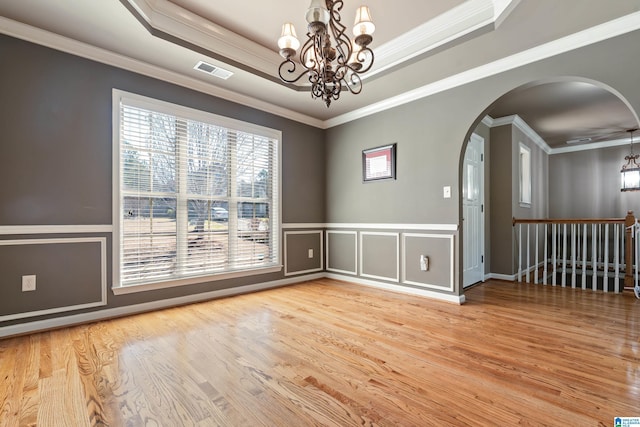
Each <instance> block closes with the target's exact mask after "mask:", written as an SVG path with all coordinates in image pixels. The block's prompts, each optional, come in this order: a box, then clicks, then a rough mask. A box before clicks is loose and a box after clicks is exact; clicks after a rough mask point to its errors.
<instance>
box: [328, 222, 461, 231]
mask: <svg viewBox="0 0 640 427" xmlns="http://www.w3.org/2000/svg"><path fill="white" fill-rule="evenodd" d="M326 228H350V229H363V230H425V231H426V230H430V231H458V224H393V223H388V224H384V223H378V224H372V223H337V222H329V223H327V224H326Z"/></svg>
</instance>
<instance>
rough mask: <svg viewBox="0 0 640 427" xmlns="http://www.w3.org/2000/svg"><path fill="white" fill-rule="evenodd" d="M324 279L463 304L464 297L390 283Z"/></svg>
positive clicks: (337, 276) (331, 275) (343, 278)
mask: <svg viewBox="0 0 640 427" xmlns="http://www.w3.org/2000/svg"><path fill="white" fill-rule="evenodd" d="M325 277H326V278H328V279H334V280H342V281H343V282H350V283H355V284H358V285H365V286H371V287H374V288H378V289H384V290H386V291H392V292H400V293H403V294H410V295H418V296H422V297H427V298H433V299H437V300H441V301H447V302H453V303H456V304H464V302H465V296H464V295H451V294H445V293H441V292H435V291H429V290H427V289H417V288H410V287H407V286H402V285H395V284H391V283H381V282H377V281H373V280H365V279H361V278H359V277H351V276H341V275H339V274H331V273H328V274H326V275H325Z"/></svg>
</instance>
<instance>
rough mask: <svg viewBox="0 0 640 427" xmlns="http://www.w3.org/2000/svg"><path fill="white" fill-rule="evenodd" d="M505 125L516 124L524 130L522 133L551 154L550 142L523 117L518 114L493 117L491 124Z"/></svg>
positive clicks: (496, 125)
mask: <svg viewBox="0 0 640 427" xmlns="http://www.w3.org/2000/svg"><path fill="white" fill-rule="evenodd" d="M505 125H513V126H515V127H516V128H518V129H519V130H520V131H522V133H524V134H525V135H526V136H527V137H528V138H529V139H530V140H532V141H533V142H534V143H535V144H536V145H537V146H538V147H540V148H541V149H542V151H544V152H545V153H547V154H551V147H549V144H547V142H546V141H545V140H544V139H542V137H541V136H540V135H538V133H537V132H536V131H535V130H533V129H532V128H531V126H529V125H528V124H527V122H525V121H524V120H522V118H521V117H520V116H518V115H517V114H514V115H513V116H506V117H500V118H497V119H493V124H492V125H491V127H499V126H505Z"/></svg>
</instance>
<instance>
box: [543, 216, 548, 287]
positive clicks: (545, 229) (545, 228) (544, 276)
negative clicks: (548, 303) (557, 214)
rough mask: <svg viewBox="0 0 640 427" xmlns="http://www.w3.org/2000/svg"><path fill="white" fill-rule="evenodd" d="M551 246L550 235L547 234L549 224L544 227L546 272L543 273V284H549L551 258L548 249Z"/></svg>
mask: <svg viewBox="0 0 640 427" xmlns="http://www.w3.org/2000/svg"><path fill="white" fill-rule="evenodd" d="M548 246H549V235H548V234H547V224H545V225H544V261H543V262H544V267H543V268H544V270H543V271H542V274H543V276H542V283H543V284H545V285H546V284H547V264H548V263H549V258H547V257H548V256H549V253H548V249H547V247H548Z"/></svg>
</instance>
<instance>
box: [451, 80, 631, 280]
mask: <svg viewBox="0 0 640 427" xmlns="http://www.w3.org/2000/svg"><path fill="white" fill-rule="evenodd" d="M637 124H638V118H637V115H636V114H635V112H634V111H633V110H632V109H631V108H630V106H629V103H628V102H627V101H626V100H625V99H624V98H623V97H622V95H621V94H619V93H618V92H617V91H615V90H614V89H613V88H610V87H608V86H606V85H603V84H601V83H599V82H594V81H587V80H585V79H580V78H575V77H571V78H565V77H563V78H557V79H549V80H544V81H537V82H532V83H529V84H526V85H523V86H520V87H518V88H515V89H513V90H511V91H509V92H508V93H506V94H504V95H503V96H501V97H500V98H498V99H496V101H495V102H494V103H492V104H491V105H490V106H489V107H487V109H486V110H485V111H484V112H483V114H482V115H481V116H479V117H478V118H477V120H476V124H475V125H474V127H472V128H471V129H470V130H469V132H468V135H473V134H477V135H481V136H482V137H483V138H484V150H485V152H484V159H483V160H484V166H485V167H486V169H487V172H486V174H485V178H486V182H485V186H484V188H485V191H484V197H483V199H482V202H483V208H484V214H485V216H486V221H484V222H483V223H480V224H479V225H477V222H474V221H468V220H467V216H468V215H469V212H468V211H467V210H466V208H465V206H464V205H465V200H464V198H465V190H466V188H465V187H467V186H468V185H470V183H469V181H468V180H466V179H465V176H466V175H465V174H467V168H469V166H468V165H467V164H466V162H465V154H467V153H468V147H469V145H470V144H469V142H468V141H467V143H466V144H465V145H464V147H463V149H462V152H461V154H460V156H461V162H460V166H461V170H460V175H459V176H460V186H461V188H460V194H461V198H462V199H463V200H462V201H461V217H462V222H461V223H462V235H463V238H462V246H463V247H462V249H461V256H462V261H461V265H462V267H463V268H462V270H463V278H462V284H463V286H468V285H469V284H472V283H475V281H477V277H478V276H477V273H476V272H475V271H467V269H468V268H471V267H472V264H473V262H471V261H473V260H474V258H473V257H477V256H482V255H484V257H483V258H481V259H483V260H484V271H483V273H484V274H483V275H482V276H483V277H482V280H484V279H487V278H495V279H505V280H514V278H515V267H516V266H515V261H514V251H513V237H512V232H513V226H512V219H513V218H514V217H517V218H548V217H567V216H570V217H598V216H600V217H610V216H624V213H625V212H626V210H627V209H633V208H634V206H635V205H634V203H636V204H637V205H638V206H637V208H635V209H638V210H640V200H636V201H635V202H634V201H633V200H631V197H629V196H628V195H625V194H620V190H619V180H620V178H619V171H620V167H621V166H622V164H623V160H624V156H625V153H626V154H628V150H629V147H628V133H627V129H629V128H632V127H638V125H637ZM524 161H526V162H525V163H523V162H524ZM523 170H528V172H527V173H523ZM527 180H528V181H527ZM527 182H528V184H527ZM523 191H524V192H525V193H526V191H529V193H528V196H527V197H524V198H523ZM635 199H639V198H638V197H637V195H636V197H635ZM632 205H633V206H632ZM605 208H607V209H610V211H607V210H606V209H605ZM614 213H615V215H614ZM476 225H477V229H474V226H476ZM482 228H485V236H486V237H485V244H484V247H483V248H481V249H480V250H475V252H471V249H470V248H469V247H468V245H469V244H470V242H473V239H470V237H471V236H473V235H474V234H477V233H478V229H482Z"/></svg>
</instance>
